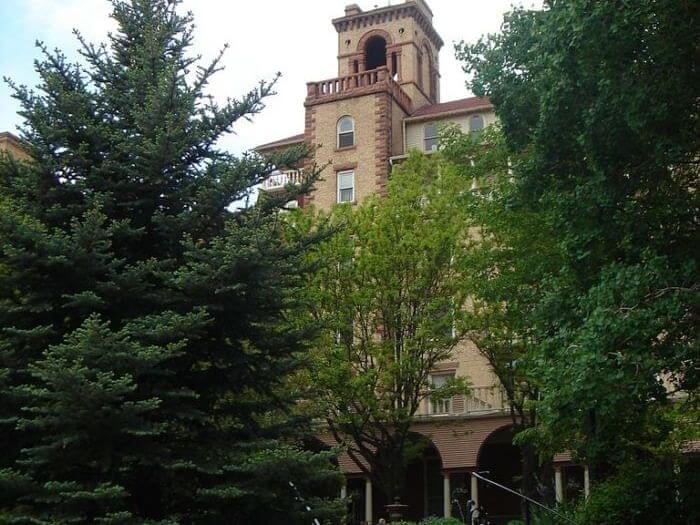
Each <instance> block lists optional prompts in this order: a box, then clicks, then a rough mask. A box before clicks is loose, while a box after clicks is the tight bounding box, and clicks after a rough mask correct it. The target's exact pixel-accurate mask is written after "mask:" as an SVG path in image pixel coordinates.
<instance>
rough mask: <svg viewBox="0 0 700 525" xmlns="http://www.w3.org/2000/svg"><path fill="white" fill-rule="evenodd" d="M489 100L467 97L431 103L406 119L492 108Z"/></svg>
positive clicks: (420, 118) (419, 118) (486, 98)
mask: <svg viewBox="0 0 700 525" xmlns="http://www.w3.org/2000/svg"><path fill="white" fill-rule="evenodd" d="M492 107H493V106H492V105H491V101H490V100H489V98H488V97H483V98H482V97H469V98H461V99H459V100H450V101H449V102H441V103H440V104H431V105H429V106H423V107H422V108H419V109H417V110H416V111H415V112H413V114H412V115H411V116H410V117H408V118H407V119H406V120H414V119H415V120H422V119H425V118H429V117H434V116H437V115H445V114H455V113H466V112H469V111H474V110H477V109H487V108H492Z"/></svg>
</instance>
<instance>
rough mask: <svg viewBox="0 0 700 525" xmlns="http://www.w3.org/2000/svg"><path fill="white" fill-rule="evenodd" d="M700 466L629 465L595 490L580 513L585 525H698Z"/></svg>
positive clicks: (687, 463)
mask: <svg viewBox="0 0 700 525" xmlns="http://www.w3.org/2000/svg"><path fill="white" fill-rule="evenodd" d="M699 483H700V466H699V465H698V463H697V461H695V462H692V461H689V460H687V459H681V460H679V461H669V462H667V463H660V462H658V461H646V462H644V461H642V462H638V463H636V464H632V463H628V464H625V465H624V466H623V467H622V468H621V469H620V470H619V471H618V472H617V473H616V475H615V476H614V477H612V478H610V479H608V480H606V481H604V482H603V483H601V484H600V485H597V486H594V488H593V491H592V492H591V496H590V499H589V500H588V501H587V503H586V504H585V505H583V506H582V507H581V509H580V512H579V514H578V515H577V520H576V522H577V523H579V524H581V525H594V524H595V525H613V524H618V523H629V524H630V525H642V524H646V523H663V522H664V521H668V522H671V523H698V520H700V509H699V508H698V506H697V504H696V501H695V500H697V487H698V486H699V485H698V484H699Z"/></svg>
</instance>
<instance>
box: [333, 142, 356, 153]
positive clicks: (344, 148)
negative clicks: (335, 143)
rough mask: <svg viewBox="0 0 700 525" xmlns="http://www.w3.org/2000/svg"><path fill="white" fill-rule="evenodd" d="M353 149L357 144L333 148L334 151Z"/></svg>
mask: <svg viewBox="0 0 700 525" xmlns="http://www.w3.org/2000/svg"><path fill="white" fill-rule="evenodd" d="M354 149H357V144H353V145H352V146H345V147H342V148H335V151H336V152H340V151H352V150H354Z"/></svg>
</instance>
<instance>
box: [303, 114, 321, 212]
mask: <svg viewBox="0 0 700 525" xmlns="http://www.w3.org/2000/svg"><path fill="white" fill-rule="evenodd" d="M304 137H305V140H306V142H307V143H308V144H309V145H310V146H311V147H312V148H317V147H318V144H316V108H315V107H313V106H306V107H305V111H304ZM315 157H316V155H315V154H314V155H311V156H310V158H309V160H308V161H307V162H306V163H305V164H304V168H305V169H307V170H312V169H313V168H314V167H315V161H314V158H315ZM315 193H316V192H315V191H314V190H312V191H310V192H309V193H308V194H306V195H302V196H301V197H299V206H301V207H303V206H306V205H308V204H311V203H312V202H313V200H314V194H315Z"/></svg>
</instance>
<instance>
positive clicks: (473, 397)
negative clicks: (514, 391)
mask: <svg viewBox="0 0 700 525" xmlns="http://www.w3.org/2000/svg"><path fill="white" fill-rule="evenodd" d="M507 411H508V400H507V398H506V395H505V392H504V391H503V389H502V388H501V387H500V386H474V387H471V389H470V392H469V393H468V394H459V395H455V396H452V397H450V398H447V399H444V400H439V401H436V402H431V400H430V399H426V400H425V401H424V403H423V407H422V409H421V411H420V412H419V413H418V414H417V415H418V417H420V418H426V417H428V418H439V417H445V416H479V415H488V414H498V413H503V412H507Z"/></svg>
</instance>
